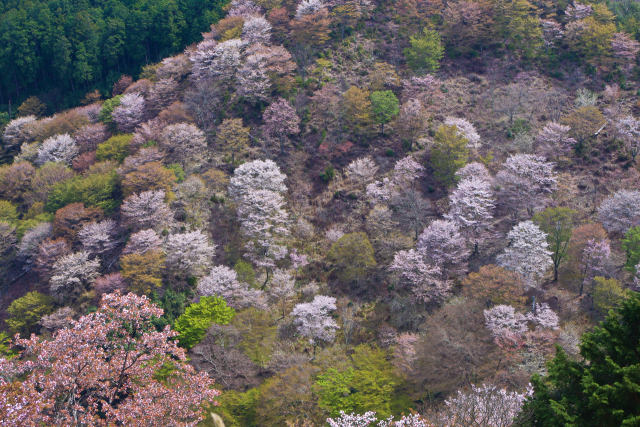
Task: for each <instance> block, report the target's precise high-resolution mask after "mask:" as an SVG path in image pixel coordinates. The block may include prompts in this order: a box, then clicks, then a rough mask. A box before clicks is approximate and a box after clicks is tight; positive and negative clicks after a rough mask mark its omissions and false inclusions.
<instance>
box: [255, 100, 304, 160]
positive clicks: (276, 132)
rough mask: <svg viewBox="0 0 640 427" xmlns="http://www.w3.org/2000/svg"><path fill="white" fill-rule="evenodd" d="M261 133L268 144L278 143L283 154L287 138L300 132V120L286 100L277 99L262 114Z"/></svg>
mask: <svg viewBox="0 0 640 427" xmlns="http://www.w3.org/2000/svg"><path fill="white" fill-rule="evenodd" d="M262 121H263V122H264V125H263V126H262V133H263V135H264V137H265V139H266V140H267V141H268V142H274V143H278V144H279V145H280V153H281V154H283V153H284V151H285V147H286V145H287V144H289V142H290V140H289V136H290V135H296V134H298V133H299V132H300V118H299V117H298V115H297V114H296V111H295V110H294V109H293V107H292V106H291V104H289V102H287V100H286V99H283V98H279V99H277V100H276V101H274V102H273V103H272V104H271V105H269V106H268V107H267V109H266V110H264V113H263V114H262Z"/></svg>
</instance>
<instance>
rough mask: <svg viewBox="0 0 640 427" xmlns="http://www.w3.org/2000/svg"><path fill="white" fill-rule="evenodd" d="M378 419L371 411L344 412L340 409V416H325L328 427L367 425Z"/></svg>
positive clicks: (363, 426)
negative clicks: (358, 412)
mask: <svg viewBox="0 0 640 427" xmlns="http://www.w3.org/2000/svg"><path fill="white" fill-rule="evenodd" d="M377 421H378V418H377V417H376V413H375V412H373V411H369V412H365V413H364V414H345V413H344V411H340V416H339V417H336V418H327V423H328V424H329V426H330V427H367V426H369V425H371V424H373V423H375V422H377Z"/></svg>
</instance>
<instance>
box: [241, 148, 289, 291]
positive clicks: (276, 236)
mask: <svg viewBox="0 0 640 427" xmlns="http://www.w3.org/2000/svg"><path fill="white" fill-rule="evenodd" d="M285 179H286V175H284V174H283V173H281V172H280V168H278V166H277V165H276V164H275V162H273V161H272V160H254V161H253V162H248V163H244V164H243V165H241V166H240V167H238V168H237V169H236V170H235V171H234V174H233V177H232V178H231V180H230V182H229V194H230V196H231V197H232V198H233V199H234V200H235V202H236V204H237V214H238V219H239V220H240V225H241V230H242V233H243V234H244V235H245V236H246V237H247V238H248V240H249V241H248V242H247V244H246V246H245V247H246V249H247V250H248V252H247V254H246V256H247V257H248V258H249V259H251V260H252V261H253V262H254V263H255V264H256V265H258V266H260V267H263V268H265V269H266V271H267V275H266V278H265V284H266V283H267V281H268V280H269V272H270V270H271V269H272V268H273V267H274V266H275V261H276V260H279V259H283V258H284V257H285V256H286V254H287V249H286V247H285V246H283V245H282V242H281V240H282V238H283V237H284V236H286V235H287V234H288V228H287V226H288V222H289V218H288V214H287V212H286V211H285V200H284V197H283V195H282V193H284V192H285V191H286V189H287V187H286V185H285V184H284V180H285Z"/></svg>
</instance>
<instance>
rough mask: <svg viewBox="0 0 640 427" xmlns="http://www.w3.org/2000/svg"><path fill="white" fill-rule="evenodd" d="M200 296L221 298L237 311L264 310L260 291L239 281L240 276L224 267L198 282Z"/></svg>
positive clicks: (214, 268)
mask: <svg viewBox="0 0 640 427" xmlns="http://www.w3.org/2000/svg"><path fill="white" fill-rule="evenodd" d="M198 294H200V295H202V296H207V297H212V296H219V297H222V298H224V300H225V301H226V302H227V304H229V306H231V307H233V308H235V309H243V308H247V307H251V306H254V307H258V308H264V306H265V304H264V296H263V293H262V292H261V291H260V290H257V289H250V288H249V285H248V284H246V283H242V282H240V281H239V280H238V274H237V273H236V272H235V271H234V270H232V269H230V268H229V267H226V266H224V265H218V266H215V267H213V268H212V269H211V271H209V274H208V275H207V276H204V277H203V278H201V279H200V280H199V281H198Z"/></svg>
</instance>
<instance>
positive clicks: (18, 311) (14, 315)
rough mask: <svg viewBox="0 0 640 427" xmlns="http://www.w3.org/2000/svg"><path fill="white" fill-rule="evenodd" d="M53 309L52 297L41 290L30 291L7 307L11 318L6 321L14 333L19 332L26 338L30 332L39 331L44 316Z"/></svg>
mask: <svg viewBox="0 0 640 427" xmlns="http://www.w3.org/2000/svg"><path fill="white" fill-rule="evenodd" d="M52 311H53V301H52V300H51V297H49V296H47V295H44V294H41V293H40V292H35V291H34V292H29V293H27V294H25V295H24V296H22V297H20V298H18V299H16V300H13V302H12V303H11V305H10V306H9V308H7V313H8V314H9V318H8V319H7V320H6V322H7V325H8V326H9V329H11V331H12V332H13V333H19V334H21V335H22V336H23V337H25V338H26V337H28V336H29V334H30V333H32V332H36V331H37V329H38V322H39V321H40V319H41V318H42V316H45V315H47V314H51V312H52Z"/></svg>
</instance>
